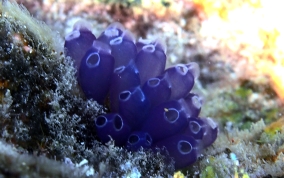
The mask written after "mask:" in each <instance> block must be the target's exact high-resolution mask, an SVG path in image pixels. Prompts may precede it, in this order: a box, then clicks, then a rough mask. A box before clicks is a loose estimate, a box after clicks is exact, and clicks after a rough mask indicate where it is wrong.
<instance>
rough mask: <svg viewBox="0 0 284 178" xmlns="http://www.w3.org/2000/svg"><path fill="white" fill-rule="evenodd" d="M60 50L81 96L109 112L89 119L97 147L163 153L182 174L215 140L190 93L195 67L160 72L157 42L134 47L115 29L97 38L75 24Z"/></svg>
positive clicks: (212, 126)
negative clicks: (70, 63) (109, 145)
mask: <svg viewBox="0 0 284 178" xmlns="http://www.w3.org/2000/svg"><path fill="white" fill-rule="evenodd" d="M65 49H66V55H67V56H70V57H71V58H72V59H73V60H74V67H75V68H76V69H77V74H76V77H77V79H78V82H79V85H80V87H81V88H82V91H83V92H84V94H85V96H86V97H87V98H88V99H94V100H96V101H97V102H98V103H100V104H106V103H107V105H108V106H109V108H110V113H108V114H104V115H101V116H99V117H97V118H94V128H95V129H96V132H97V135H98V137H99V139H100V141H101V142H103V143H106V142H108V141H109V140H110V139H111V138H112V139H113V140H114V141H115V144H116V145H117V146H124V147H125V148H126V149H128V150H130V151H137V150H139V149H140V148H141V147H143V148H144V149H153V150H154V151H155V150H156V148H163V147H165V148H166V149H167V151H168V153H169V155H170V156H171V157H173V159H174V161H175V167H176V169H181V168H184V167H186V166H189V165H191V164H193V163H194V162H196V161H197V159H198V157H199V156H200V155H201V153H202V150H203V149H205V148H206V147H208V146H210V145H211V144H212V143H213V142H214V141H215V140H216V138H217V134H218V126H217V124H216V123H215V122H214V121H213V120H212V119H211V118H200V117H199V113H200V110H201V106H202V100H201V98H200V97H199V96H198V95H197V94H195V93H191V92H190V91H191V89H192V88H193V85H194V82H195V80H196V79H197V78H198V75H199V66H198V64H197V63H194V62H191V63H188V64H177V65H176V66H173V67H170V68H168V69H165V66H166V51H165V46H164V45H163V44H162V43H160V42H159V41H158V40H144V39H139V40H138V42H135V40H134V37H133V35H132V34H131V33H130V32H129V31H127V30H126V29H125V28H124V27H123V26H122V25H121V24H120V23H113V24H111V25H110V26H108V27H107V29H106V30H105V31H104V32H102V34H101V35H100V36H99V37H98V38H96V37H95V36H94V35H93V33H92V32H91V29H90V27H89V25H88V24H87V23H84V22H81V21H80V22H77V23H76V24H75V25H74V28H73V31H72V32H71V33H70V34H68V35H67V36H66V37H65Z"/></svg>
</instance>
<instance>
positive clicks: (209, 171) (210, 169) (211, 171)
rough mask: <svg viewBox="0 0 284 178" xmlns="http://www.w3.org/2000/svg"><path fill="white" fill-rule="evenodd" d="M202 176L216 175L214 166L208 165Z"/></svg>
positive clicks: (210, 177)
mask: <svg viewBox="0 0 284 178" xmlns="http://www.w3.org/2000/svg"><path fill="white" fill-rule="evenodd" d="M200 177H201V178H212V177H216V173H215V171H214V168H213V167H212V166H207V167H206V168H205V170H204V171H202V172H201V176H200Z"/></svg>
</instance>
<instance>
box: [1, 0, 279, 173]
mask: <svg viewBox="0 0 284 178" xmlns="http://www.w3.org/2000/svg"><path fill="white" fill-rule="evenodd" d="M281 3H282V2H281V0H274V1H268V0H254V1H252V0H246V1H245V0H244V1H237V0H236V1H232V2H230V3H228V2H227V1H225V0H219V1H210V0H203V1H202V0H200V1H199V0H192V1H189V0H181V1H164V0H161V1H159V0H153V1H143V0H140V1H127V0H125V1H119V2H118V1H111V0H110V1H87V0H83V1H77V0H73V1H67V0H57V1H55V0H47V1H31V0H26V1H24V0H19V1H16V2H15V1H7V0H4V1H1V5H0V10H1V19H0V29H1V30H0V32H1V36H0V38H1V40H0V46H1V48H0V124H1V128H0V133H1V134H0V135H1V141H0V147H1V149H0V168H1V169H0V170H1V171H0V173H1V174H2V176H3V177H23V176H27V177H172V176H174V177H186V176H187V177H283V175H284V172H283V168H284V156H283V148H284V147H283V146H284V145H283V139H284V135H283V131H284V130H283V123H284V118H283V115H282V113H283V101H284V95H283V93H284V78H283V76H284V75H283V71H284V62H283V50H282V49H283V44H284V43H283V42H284V39H283V34H284V31H283V27H282V26H281V25H280V24H281V23H280V22H279V20H278V19H279V16H281V14H282V13H283V12H281V8H280V7H281ZM282 4H283V3H282ZM78 20H85V21H86V22H88V24H89V25H90V29H91V30H92V33H93V34H94V35H95V36H99V35H100V33H101V32H103V31H104V30H105V29H106V28H107V27H108V26H109V25H110V24H112V23H113V22H119V23H121V24H122V25H123V26H124V27H125V28H126V29H128V30H129V31H131V33H132V34H133V38H134V39H136V40H138V39H139V38H140V37H142V38H148V39H149V38H150V39H151V38H155V39H156V38H157V39H159V40H161V41H163V43H164V44H165V46H166V56H167V61H166V68H168V67H171V66H174V65H176V64H179V63H182V64H187V63H189V62H196V63H197V64H199V68H200V75H199V78H198V79H197V80H196V81H195V85H194V87H193V89H192V92H194V93H197V94H198V95H199V96H201V97H202V109H201V111H200V114H199V115H200V117H210V118H213V119H214V121H215V122H216V123H217V124H218V127H219V133H218V137H217V139H216V141H215V142H214V143H213V144H212V145H211V146H209V147H208V148H206V149H205V150H204V151H203V152H202V153H201V154H200V156H199V158H198V160H197V162H195V163H194V164H192V165H190V166H187V167H185V168H183V169H175V168H174V163H173V160H171V159H168V157H167V156H165V155H164V154H162V152H163V150H161V152H152V151H149V150H139V151H136V152H129V151H127V150H126V149H124V148H121V147H116V146H115V144H114V143H113V142H112V141H110V142H108V143H106V144H102V143H100V142H99V141H98V140H100V139H99V138H98V135H97V133H96V129H94V117H97V116H99V115H101V114H105V113H107V112H108V111H109V110H108V109H109V108H108V106H106V105H99V104H98V103H97V102H96V101H94V100H92V99H86V97H85V96H84V94H83V92H82V91H81V88H80V86H79V85H78V82H77V79H76V69H75V68H74V67H73V61H72V59H70V57H66V56H65V55H64V53H65V50H64V38H65V36H66V35H67V34H68V33H70V32H71V31H72V29H73V25H74V24H75V23H76V22H77V21H78Z"/></svg>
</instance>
